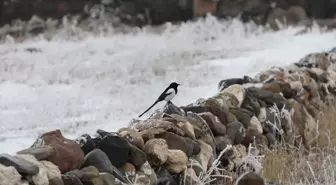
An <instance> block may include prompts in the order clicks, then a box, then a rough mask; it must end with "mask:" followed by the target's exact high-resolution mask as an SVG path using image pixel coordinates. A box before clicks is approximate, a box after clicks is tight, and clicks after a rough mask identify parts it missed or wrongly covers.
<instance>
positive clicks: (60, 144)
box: [32, 130, 84, 173]
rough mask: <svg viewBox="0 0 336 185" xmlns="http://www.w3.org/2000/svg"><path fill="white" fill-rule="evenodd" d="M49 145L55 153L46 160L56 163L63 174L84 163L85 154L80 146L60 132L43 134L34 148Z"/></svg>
mask: <svg viewBox="0 0 336 185" xmlns="http://www.w3.org/2000/svg"><path fill="white" fill-rule="evenodd" d="M43 145H49V146H51V147H52V148H53V150H54V151H53V153H52V154H51V155H50V156H49V157H48V158H47V159H46V160H48V161H50V162H52V163H54V164H55V165H56V166H58V168H59V169H60V171H61V172H62V173H65V172H68V171H71V170H73V169H77V168H79V167H80V165H81V164H82V163H83V162H84V153H83V151H82V150H81V148H80V146H79V144H77V143H76V142H75V141H73V140H70V139H67V138H65V137H64V136H63V135H62V133H61V131H60V130H54V131H51V132H47V133H44V134H42V135H41V136H40V137H39V138H38V140H37V141H36V142H35V143H34V144H33V146H32V147H38V146H43Z"/></svg>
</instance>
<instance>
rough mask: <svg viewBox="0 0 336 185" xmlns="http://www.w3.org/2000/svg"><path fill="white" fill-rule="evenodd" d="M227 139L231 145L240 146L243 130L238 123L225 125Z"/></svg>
mask: <svg viewBox="0 0 336 185" xmlns="http://www.w3.org/2000/svg"><path fill="white" fill-rule="evenodd" d="M227 135H228V138H229V139H230V140H231V141H232V142H233V144H235V145H236V144H240V143H241V142H242V141H243V139H244V137H245V128H244V125H243V124H242V123H240V122H239V121H235V122H231V123H229V124H228V125H227Z"/></svg>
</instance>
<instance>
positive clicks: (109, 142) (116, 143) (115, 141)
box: [99, 135, 131, 168]
mask: <svg viewBox="0 0 336 185" xmlns="http://www.w3.org/2000/svg"><path fill="white" fill-rule="evenodd" d="M99 149H101V150H102V151H103V152H105V153H106V155H107V156H108V158H109V159H110V161H111V163H112V165H113V166H115V167H117V168H120V167H122V165H124V164H125V163H126V162H127V161H128V157H129V153H130V151H131V148H130V146H129V144H128V142H127V141H126V140H125V139H123V138H121V137H118V136H110V135H108V136H106V137H104V138H103V139H102V141H101V142H100V144H99Z"/></svg>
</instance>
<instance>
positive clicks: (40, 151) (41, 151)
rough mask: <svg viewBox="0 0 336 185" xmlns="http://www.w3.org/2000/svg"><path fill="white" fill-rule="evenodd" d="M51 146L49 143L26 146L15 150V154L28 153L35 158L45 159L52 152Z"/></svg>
mask: <svg viewBox="0 0 336 185" xmlns="http://www.w3.org/2000/svg"><path fill="white" fill-rule="evenodd" d="M53 151H54V150H53V148H52V147H51V146H49V145H45V146H38V147H33V148H28V149H25V150H21V151H19V152H17V154H30V155H33V156H34V157H35V158H36V159H37V160H39V161H41V160H44V159H47V158H48V157H49V156H50V155H51V154H52V153H53Z"/></svg>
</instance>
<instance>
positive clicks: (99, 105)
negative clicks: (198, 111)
mask: <svg viewBox="0 0 336 185" xmlns="http://www.w3.org/2000/svg"><path fill="white" fill-rule="evenodd" d="M167 25H168V26H166V29H164V30H163V31H162V32H153V31H150V30H149V29H147V30H146V29H144V30H142V31H138V32H137V33H133V34H107V35H105V36H101V35H99V36H97V35H91V36H89V37H86V38H85V39H83V40H79V41H78V40H77V41H75V40H71V39H62V38H58V39H54V40H51V41H46V40H43V39H37V40H36V39H34V40H27V41H25V42H24V43H19V44H16V43H8V44H4V45H0V54H1V55H0V82H1V83H0V153H2V152H7V153H15V152H16V151H18V150H21V149H24V148H26V147H29V146H30V145H31V144H33V142H34V140H35V139H36V138H37V136H38V135H39V134H41V133H43V132H47V131H51V130H53V129H60V130H61V131H62V133H64V135H65V136H66V137H68V138H71V139H75V138H77V137H78V136H79V135H81V134H84V133H88V134H93V133H94V132H95V131H96V130H97V129H105V130H109V131H115V130H117V129H119V128H120V127H123V126H126V125H127V124H128V123H129V121H130V120H131V119H132V118H137V116H138V115H139V114H140V113H142V112H143V111H144V110H145V109H147V107H149V106H150V105H151V104H152V103H153V102H154V101H155V100H156V99H157V97H158V96H159V95H160V94H161V92H162V91H163V90H164V89H165V88H166V86H167V85H169V84H170V83H171V82H172V81H176V82H178V83H180V84H182V85H181V86H179V92H178V94H177V96H176V97H175V98H174V99H173V103H174V104H176V105H178V106H181V105H186V104H189V103H191V102H194V101H196V100H197V99H198V98H206V97H209V96H212V95H214V94H215V93H216V92H217V84H218V82H219V81H220V80H222V79H224V78H229V77H242V76H243V75H246V74H248V75H254V74H255V73H256V72H259V71H261V70H263V69H267V68H269V67H271V66H273V65H277V66H283V65H285V64H289V63H292V62H296V61H298V60H299V59H300V58H301V57H303V56H304V55H305V54H308V53H310V52H317V51H325V50H329V49H331V48H332V47H334V46H335V43H336V42H335V41H336V34H335V33H336V31H332V32H321V31H319V29H317V28H314V29H313V30H311V31H308V32H307V33H303V34H298V33H299V32H300V31H301V30H302V28H298V27H288V28H286V29H283V30H281V31H278V32H273V31H267V29H265V28H263V27H256V26H254V25H251V24H248V25H243V24H242V23H241V22H239V21H237V20H230V21H217V20H216V19H214V18H213V17H207V18H206V19H203V20H199V21H196V22H193V23H192V22H188V23H185V24H182V25H179V26H172V25H169V24H167ZM27 47H32V48H34V47H35V48H40V49H41V50H42V52H36V53H30V52H27V51H25V50H24V49H25V48H27ZM163 106H164V103H163V102H162V103H158V104H157V105H156V106H155V107H154V108H153V109H152V110H150V111H149V112H148V113H146V114H145V115H144V116H143V117H144V118H145V117H146V116H148V115H150V114H151V113H152V112H153V111H154V110H155V109H157V108H162V107H163ZM144 118H142V119H144Z"/></svg>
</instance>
